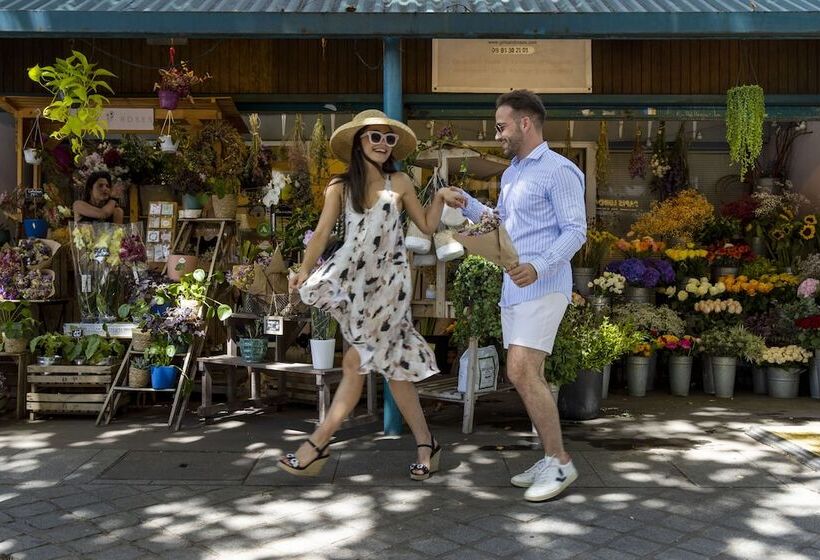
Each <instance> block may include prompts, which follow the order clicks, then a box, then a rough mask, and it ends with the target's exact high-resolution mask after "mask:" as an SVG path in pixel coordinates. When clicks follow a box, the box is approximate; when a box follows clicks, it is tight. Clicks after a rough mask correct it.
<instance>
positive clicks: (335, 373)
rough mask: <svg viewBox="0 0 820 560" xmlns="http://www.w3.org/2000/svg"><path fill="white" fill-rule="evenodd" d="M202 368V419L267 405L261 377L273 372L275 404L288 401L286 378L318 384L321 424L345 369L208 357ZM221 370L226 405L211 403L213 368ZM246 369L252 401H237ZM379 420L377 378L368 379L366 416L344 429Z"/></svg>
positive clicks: (354, 419)
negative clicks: (301, 377) (333, 387)
mask: <svg viewBox="0 0 820 560" xmlns="http://www.w3.org/2000/svg"><path fill="white" fill-rule="evenodd" d="M198 363H199V369H200V370H201V371H202V404H201V406H200V407H199V409H198V410H197V412H198V413H199V415H200V416H202V417H209V416H213V415H214V414H215V413H216V412H217V411H219V410H226V409H236V408H241V407H243V406H247V405H248V404H253V405H256V406H260V405H262V404H264V403H265V401H264V399H261V398H260V396H259V384H260V380H259V374H260V373H261V372H263V371H264V372H270V373H276V374H278V383H277V388H278V391H277V395H276V401H278V402H280V403H281V402H283V401H284V400H286V399H287V375H288V374H291V375H293V374H295V375H312V376H313V377H314V378H315V381H316V392H317V396H318V403H317V408H318V413H319V422H320V423H321V422H323V421H324V419H325V416H326V415H327V410H328V408H330V400H331V395H330V383H332V382H334V381H339V380H341V378H342V368H331V369H314V368H313V366H312V365H311V364H301V363H286V362H261V363H248V362H246V361H244V360H243V359H242V358H240V357H238V356H227V355H226V356H212V357H209V358H199V360H198ZM215 366H216V367H220V368H222V369H224V370H225V371H226V374H227V387H226V390H227V397H228V402H227V403H225V404H221V405H220V404H218V405H215V404H213V403H212V401H211V392H212V389H213V380H212V375H211V368H214V367H215ZM242 368H244V369H245V370H246V372H247V375H248V376H249V378H250V384H251V398H250V399H244V400H237V399H236V398H235V394H236V377H235V375H234V373H235V372H236V370H239V369H242ZM376 420H377V417H376V378H375V375H373V374H369V375H368V376H367V414H362V415H359V416H354V417H350V418H348V419H347V420H345V422H344V424H343V426H344V427H347V428H349V427H352V426H354V425H359V424H366V423H370V422H375V421H376Z"/></svg>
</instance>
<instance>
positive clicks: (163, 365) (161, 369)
mask: <svg viewBox="0 0 820 560" xmlns="http://www.w3.org/2000/svg"><path fill="white" fill-rule="evenodd" d="M176 354H177V349H176V346H175V345H174V344H172V343H171V342H169V341H168V338H167V337H161V338H157V339H153V340H152V341H151V344H150V346H148V348H146V349H145V352H144V356H145V360H146V361H147V362H148V364H149V369H150V371H151V387H153V388H154V389H172V388H173V387H174V385H176V383H177V378H178V375H179V371H178V370H179V368H177V366H175V365H172V362H173V361H174V356H176Z"/></svg>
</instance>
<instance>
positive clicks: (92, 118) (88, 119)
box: [28, 51, 116, 163]
mask: <svg viewBox="0 0 820 560" xmlns="http://www.w3.org/2000/svg"><path fill="white" fill-rule="evenodd" d="M71 53H72V54H71V56H69V57H68V58H65V59H63V58H58V59H57V60H56V62H55V63H54V65H53V66H40V65H39V64H37V65H35V66H32V67H31V68H29V69H28V77H29V78H30V79H31V80H32V81H34V82H37V83H38V84H40V85H41V86H43V87H44V88H45V89H46V90H48V92H49V93H51V95H53V96H54V97H53V99H52V100H51V103H49V105H48V106H47V107H46V108H45V109H44V110H43V116H44V117H46V118H47V119H49V120H52V121H55V122H58V123H63V124H62V126H61V127H60V128H59V129H58V130H56V131H54V132H52V133H51V137H52V138H54V139H56V140H63V139H64V138H68V139H69V141H70V143H71V151H72V152H74V160H75V162H77V163H79V161H80V158H81V157H82V155H83V139H84V138H85V137H86V136H89V135H90V136H95V137H97V138H99V139H103V138H105V131H106V123H105V122H104V121H101V120H100V117H101V116H102V112H103V108H104V107H105V104H106V103H108V98H106V97H105V96H103V95H102V94H101V93H100V91H102V90H107V91H108V92H110V93H112V94H113V93H114V90H112V89H111V86H109V85H108V83H107V82H106V81H105V80H104V79H103V78H114V77H116V76H114V74H112V73H111V72H109V71H108V70H105V69H104V68H97V67H96V66H97V65H96V64H93V63H90V62H88V59H87V58H86V57H85V55H84V54H83V53H81V52H79V51H71Z"/></svg>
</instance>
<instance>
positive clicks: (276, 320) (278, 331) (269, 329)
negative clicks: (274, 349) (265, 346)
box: [265, 315, 284, 336]
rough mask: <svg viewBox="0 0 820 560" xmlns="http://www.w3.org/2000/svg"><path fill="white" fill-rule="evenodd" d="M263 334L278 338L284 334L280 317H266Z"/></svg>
mask: <svg viewBox="0 0 820 560" xmlns="http://www.w3.org/2000/svg"><path fill="white" fill-rule="evenodd" d="M265 334H275V335H279V336H281V335H282V334H284V321H283V320H282V317H280V316H277V315H266V316H265Z"/></svg>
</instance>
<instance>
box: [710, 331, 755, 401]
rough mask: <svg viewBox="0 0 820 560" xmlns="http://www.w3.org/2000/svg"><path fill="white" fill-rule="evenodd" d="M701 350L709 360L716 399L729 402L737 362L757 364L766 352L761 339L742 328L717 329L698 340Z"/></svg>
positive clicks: (732, 390)
mask: <svg viewBox="0 0 820 560" xmlns="http://www.w3.org/2000/svg"><path fill="white" fill-rule="evenodd" d="M700 344H701V348H702V349H703V351H704V352H706V353H707V354H708V355H709V356H710V360H709V361H710V363H711V369H712V375H713V376H714V387H715V396H717V397H721V398H729V399H730V398H732V396H733V395H734V389H735V371H736V369H737V360H738V358H740V359H743V360H746V361H748V362H759V361H760V359H761V358H762V356H763V351H764V350H765V348H766V345H765V343H764V342H763V339H762V338H760V337H759V336H757V335H755V334H752V333H751V332H749V331H748V329H746V327H744V326H743V325H740V324H738V325H732V326H730V327H716V328H713V329H710V330H707V331H706V332H704V333H703V334H701V337H700Z"/></svg>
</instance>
